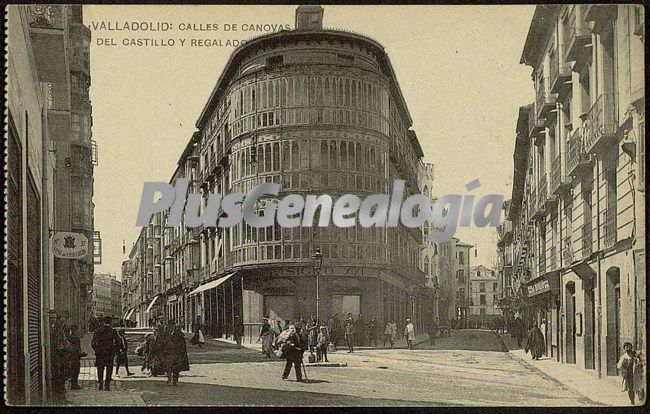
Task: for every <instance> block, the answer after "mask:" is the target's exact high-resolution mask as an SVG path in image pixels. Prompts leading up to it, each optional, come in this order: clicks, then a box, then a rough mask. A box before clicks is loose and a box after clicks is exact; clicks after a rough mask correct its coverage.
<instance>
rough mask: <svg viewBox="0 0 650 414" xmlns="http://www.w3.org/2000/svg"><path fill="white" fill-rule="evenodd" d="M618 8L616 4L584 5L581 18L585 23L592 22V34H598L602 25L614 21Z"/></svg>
mask: <svg viewBox="0 0 650 414" xmlns="http://www.w3.org/2000/svg"><path fill="white" fill-rule="evenodd" d="M617 12H618V6H617V5H616V4H585V5H584V7H583V16H584V19H585V20H587V21H592V22H594V29H593V30H594V32H595V33H598V32H600V30H601V28H602V27H603V25H602V24H603V23H604V24H606V23H608V22H611V21H613V20H616V14H617Z"/></svg>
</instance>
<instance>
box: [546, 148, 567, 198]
mask: <svg viewBox="0 0 650 414" xmlns="http://www.w3.org/2000/svg"><path fill="white" fill-rule="evenodd" d="M565 173H566V172H565ZM570 184H571V180H568V179H567V178H566V176H563V175H562V160H561V158H560V157H559V156H558V157H556V158H555V159H554V160H553V163H552V164H551V193H552V194H559V193H561V192H562V191H564V190H566V189H568V188H569V187H570Z"/></svg>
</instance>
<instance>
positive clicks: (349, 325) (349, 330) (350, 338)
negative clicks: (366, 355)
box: [344, 313, 354, 354]
mask: <svg viewBox="0 0 650 414" xmlns="http://www.w3.org/2000/svg"><path fill="white" fill-rule="evenodd" d="M344 325H345V327H344V329H345V342H346V343H347V344H348V354H349V353H351V352H353V351H354V319H352V313H348V317H347V318H346V319H345V323H344Z"/></svg>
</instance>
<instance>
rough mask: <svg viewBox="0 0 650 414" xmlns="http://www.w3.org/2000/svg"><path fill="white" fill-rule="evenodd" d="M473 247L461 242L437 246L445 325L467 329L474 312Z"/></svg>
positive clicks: (441, 314) (440, 312)
mask: <svg viewBox="0 0 650 414" xmlns="http://www.w3.org/2000/svg"><path fill="white" fill-rule="evenodd" d="M472 248H474V246H473V245H471V244H467V243H464V242H462V241H460V240H459V239H457V238H452V239H451V240H448V241H445V242H441V243H436V250H437V252H438V254H437V255H436V256H435V257H436V260H435V261H434V264H435V265H436V267H437V270H436V274H437V276H438V284H439V288H438V289H439V290H438V309H439V310H438V318H439V320H440V322H441V323H444V324H451V325H453V326H458V327H465V326H467V320H468V316H469V309H470V303H471V302H470V296H469V292H470V289H469V286H470V285H469V269H470V252H471V249H472Z"/></svg>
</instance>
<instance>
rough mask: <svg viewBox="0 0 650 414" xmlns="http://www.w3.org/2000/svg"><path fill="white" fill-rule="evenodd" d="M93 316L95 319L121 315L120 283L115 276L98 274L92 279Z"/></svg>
mask: <svg viewBox="0 0 650 414" xmlns="http://www.w3.org/2000/svg"><path fill="white" fill-rule="evenodd" d="M92 298H93V301H92V309H93V315H95V316H96V317H102V316H112V317H116V318H119V317H120V316H121V315H122V282H120V281H119V280H117V278H116V277H115V275H112V274H103V273H98V274H96V275H95V276H94V278H93V293H92Z"/></svg>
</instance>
